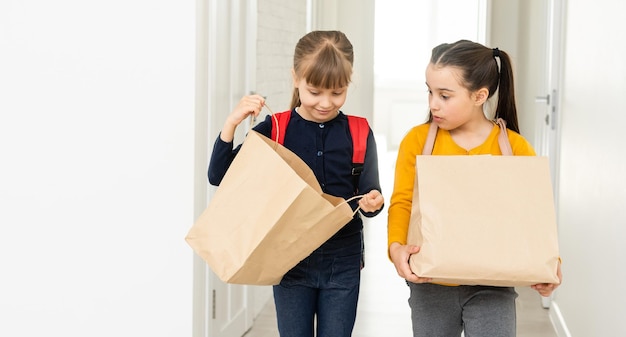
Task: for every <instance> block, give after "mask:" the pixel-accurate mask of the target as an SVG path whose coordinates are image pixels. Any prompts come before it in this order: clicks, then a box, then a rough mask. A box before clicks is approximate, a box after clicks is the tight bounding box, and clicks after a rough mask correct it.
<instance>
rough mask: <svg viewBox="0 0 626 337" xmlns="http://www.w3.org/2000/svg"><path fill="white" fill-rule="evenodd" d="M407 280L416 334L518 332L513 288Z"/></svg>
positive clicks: (496, 335) (481, 336) (450, 336)
mask: <svg viewBox="0 0 626 337" xmlns="http://www.w3.org/2000/svg"><path fill="white" fill-rule="evenodd" d="M407 283H408V285H409V288H410V289H411V296H410V297H409V306H410V307H411V320H412V322H413V337H459V336H461V332H462V331H465V337H514V336H515V329H516V326H515V324H516V323H515V298H517V293H516V292H515V289H514V288H511V287H488V286H457V287H448V286H442V285H437V284H431V283H423V284H415V283H411V282H407Z"/></svg>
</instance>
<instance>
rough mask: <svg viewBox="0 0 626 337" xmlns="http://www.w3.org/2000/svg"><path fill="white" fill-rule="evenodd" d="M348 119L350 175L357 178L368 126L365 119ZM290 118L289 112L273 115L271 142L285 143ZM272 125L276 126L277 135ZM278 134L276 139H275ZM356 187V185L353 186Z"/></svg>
mask: <svg viewBox="0 0 626 337" xmlns="http://www.w3.org/2000/svg"><path fill="white" fill-rule="evenodd" d="M346 116H347V117H348V125H349V126H350V135H351V136H352V149H353V151H352V175H353V176H358V175H360V174H361V172H362V171H363V164H364V163H365V151H366V150H367V136H368V135H369V131H370V128H369V124H368V123H367V119H365V118H363V117H358V116H351V115H346ZM290 118H291V111H284V112H279V113H275V114H274V115H273V116H272V119H274V120H275V122H274V123H272V137H271V138H272V140H274V141H277V142H278V143H279V144H281V145H282V144H283V143H284V142H285V130H286V129H287V124H289V119H290ZM274 124H278V130H280V131H281V132H280V133H278V132H277V130H276V128H275V127H274ZM277 134H278V139H276V137H277ZM355 178H356V177H355ZM355 186H357V185H355Z"/></svg>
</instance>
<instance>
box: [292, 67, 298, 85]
mask: <svg viewBox="0 0 626 337" xmlns="http://www.w3.org/2000/svg"><path fill="white" fill-rule="evenodd" d="M291 78H293V86H294V88H297V87H298V76H296V71H295V70H294V69H293V68H291Z"/></svg>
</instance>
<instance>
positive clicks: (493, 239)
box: [408, 156, 559, 286]
mask: <svg viewBox="0 0 626 337" xmlns="http://www.w3.org/2000/svg"><path fill="white" fill-rule="evenodd" d="M408 243H409V244H415V245H417V246H420V247H421V250H420V251H419V253H417V254H414V255H412V256H411V258H410V263H409V264H410V266H411V270H412V271H413V272H414V273H415V274H416V275H418V276H420V277H431V278H433V282H436V283H449V284H463V285H492V286H526V285H531V284H536V283H558V282H559V279H558V277H557V274H556V271H557V266H558V263H559V250H558V241H557V228H556V217H555V211H554V201H553V195H552V187H551V181H550V170H549V163H548V160H547V158H546V157H534V156H417V159H416V179H415V188H414V192H413V209H412V213H411V220H410V225H409V234H408Z"/></svg>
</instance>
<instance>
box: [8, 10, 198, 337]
mask: <svg viewBox="0 0 626 337" xmlns="http://www.w3.org/2000/svg"><path fill="white" fill-rule="evenodd" d="M194 58H195V2H189V1H187V2H184V1H183V2H180V1H164V0H160V1H155V0H123V1H120V0H112V1H107V2H89V1H77V0H74V1H72V0H59V1H44V0H31V1H11V0H9V1H2V2H0V154H1V159H0V160H1V162H2V164H1V165H0V186H1V188H0V209H1V210H0V268H1V273H2V276H1V277H0V317H1V318H0V320H1V323H0V335H1V336H12V337H16V336H77V337H78V336H80V337H83V336H168V337H169V336H189V335H191V299H192V292H191V286H192V266H191V263H192V251H191V249H190V248H189V246H187V244H186V243H185V241H184V236H185V235H186V232H187V230H188V229H189V228H190V226H191V224H192V223H193V146H194V143H193V137H194V124H193V123H194V61H195V60H194Z"/></svg>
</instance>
